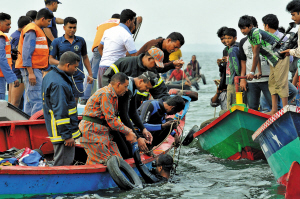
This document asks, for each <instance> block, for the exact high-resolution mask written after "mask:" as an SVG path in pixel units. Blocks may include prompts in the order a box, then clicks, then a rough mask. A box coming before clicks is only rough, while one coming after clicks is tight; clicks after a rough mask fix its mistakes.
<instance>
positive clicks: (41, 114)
mask: <svg viewBox="0 0 300 199" xmlns="http://www.w3.org/2000/svg"><path fill="white" fill-rule="evenodd" d="M38 119H44V111H43V109H42V110H39V111H38V112H36V113H35V114H33V115H32V116H31V117H30V118H29V120H38Z"/></svg>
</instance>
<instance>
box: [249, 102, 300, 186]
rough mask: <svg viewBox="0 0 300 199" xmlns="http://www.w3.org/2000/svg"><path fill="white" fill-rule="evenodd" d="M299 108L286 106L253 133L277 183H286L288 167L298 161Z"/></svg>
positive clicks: (299, 160)
mask: <svg viewBox="0 0 300 199" xmlns="http://www.w3.org/2000/svg"><path fill="white" fill-rule="evenodd" d="M299 112H300V108H298V107H295V106H286V107H284V108H283V109H281V110H280V111H279V112H277V113H276V114H275V115H274V116H272V117H271V118H270V119H269V120H268V121H266V122H265V123H264V124H263V125H262V126H261V127H260V128H259V129H258V130H257V131H256V132H255V134H254V135H253V137H252V138H253V140H255V141H256V142H259V144H260V146H261V148H262V150H263V152H264V154H265V156H266V159H267V161H268V164H269V165H270V167H271V169H272V172H273V174H274V176H275V178H276V180H277V182H278V183H280V184H283V185H286V184H287V176H288V172H289V170H290V167H291V165H292V163H293V162H294V161H297V162H300V153H299V151H300V140H299V134H300V114H299Z"/></svg>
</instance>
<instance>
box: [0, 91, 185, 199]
mask: <svg viewBox="0 0 300 199" xmlns="http://www.w3.org/2000/svg"><path fill="white" fill-rule="evenodd" d="M183 97H184V98H186V99H189V98H188V97H185V96H183ZM189 104H190V100H189V102H187V103H186V106H185V109H184V110H183V111H182V117H181V118H182V119H181V120H180V124H179V126H180V128H178V130H177V133H179V134H182V133H183V132H182V130H183V128H184V124H185V114H186V112H187V110H188V108H189ZM79 119H81V116H79ZM44 142H47V143H46V144H45V145H44V146H43V147H42V148H41V150H42V151H43V153H44V154H45V156H46V157H50V159H51V157H53V145H52V143H51V141H50V139H49V138H48V133H47V131H46V127H45V120H44V119H38V120H24V121H4V122H0V151H6V150H8V149H10V148H12V147H16V148H19V149H22V148H25V147H29V148H31V149H35V148H39V146H40V145H41V144H42V143H44ZM173 142H174V138H173V137H172V136H169V137H168V139H167V142H164V143H163V144H162V145H161V146H159V147H158V148H157V149H156V150H154V154H156V155H158V156H159V155H161V154H164V153H167V152H168V151H169V150H170V149H171V148H172V143H173ZM86 158H87V155H86V153H85V151H84V149H83V148H82V147H81V146H80V145H78V144H77V145H76V152H75V160H76V161H78V162H82V163H85V161H86ZM141 159H142V161H143V163H144V164H146V165H147V167H148V168H151V167H152V161H153V160H154V158H153V157H149V156H147V155H141ZM125 161H126V162H127V163H128V164H129V165H130V166H131V167H132V168H133V169H134V170H135V171H136V172H137V173H138V175H139V172H138V170H137V168H136V167H135V164H134V160H133V158H130V159H127V160H125ZM113 187H117V185H116V184H115V182H114V181H113V179H112V178H111V176H110V174H109V173H108V171H107V167H106V166H105V165H103V164H97V165H76V166H75V165H74V166H55V167H29V166H0V190H1V192H0V198H3V197H4V198H7V197H8V198H16V197H25V196H26V197H27V196H31V195H41V194H62V193H64V194H65V193H81V192H86V191H97V190H99V189H108V188H113Z"/></svg>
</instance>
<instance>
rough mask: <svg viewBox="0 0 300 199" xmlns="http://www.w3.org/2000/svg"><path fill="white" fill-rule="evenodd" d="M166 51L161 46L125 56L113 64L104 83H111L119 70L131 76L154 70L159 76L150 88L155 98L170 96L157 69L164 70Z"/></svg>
mask: <svg viewBox="0 0 300 199" xmlns="http://www.w3.org/2000/svg"><path fill="white" fill-rule="evenodd" d="M163 59H164V53H163V51H162V50H160V49H159V48H151V49H150V50H148V51H147V52H146V53H145V54H144V53H142V54H140V55H139V56H135V57H124V58H121V59H119V60H118V61H116V62H115V63H114V64H112V65H111V66H110V67H109V68H108V69H107V70H106V72H105V73H104V74H103V77H102V85H104V86H106V85H108V84H109V82H110V79H111V77H112V76H113V75H114V74H116V73H119V72H123V73H125V74H126V75H128V76H130V77H137V76H139V75H141V74H142V73H143V72H146V71H152V72H154V73H155V74H156V75H157V77H158V79H159V80H158V83H157V84H156V85H155V86H153V88H152V89H150V90H149V91H150V93H151V95H152V96H153V98H154V99H159V98H162V99H163V100H165V99H167V98H169V97H170V95H169V93H168V88H167V87H166V85H165V83H164V81H163V80H162V79H161V78H160V77H159V73H158V71H157V69H158V68H159V69H160V70H161V71H163V72H164V68H163V67H164V65H163V62H162V61H163Z"/></svg>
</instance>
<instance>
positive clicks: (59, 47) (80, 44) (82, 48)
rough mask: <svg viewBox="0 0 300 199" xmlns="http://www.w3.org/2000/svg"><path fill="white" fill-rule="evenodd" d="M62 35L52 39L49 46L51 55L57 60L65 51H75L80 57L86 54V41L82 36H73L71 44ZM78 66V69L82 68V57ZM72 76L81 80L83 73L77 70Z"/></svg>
mask: <svg viewBox="0 0 300 199" xmlns="http://www.w3.org/2000/svg"><path fill="white" fill-rule="evenodd" d="M64 36H65V35H64ZM64 36H62V37H58V38H56V39H54V40H53V42H52V43H51V46H50V55H52V56H53V57H54V58H56V59H57V60H60V57H61V56H62V54H63V53H64V52H67V51H72V52H74V53H76V54H77V55H78V56H79V57H80V58H81V56H85V55H87V49H86V43H85V40H84V39H83V38H82V37H78V36H74V41H73V43H72V44H71V43H70V42H69V41H68V40H66V39H65V37H64ZM78 68H79V69H80V70H83V64H82V59H80V62H79V66H78ZM73 77H74V79H75V80H83V78H84V74H82V73H81V72H79V70H77V71H76V72H75V74H74V75H73Z"/></svg>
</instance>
